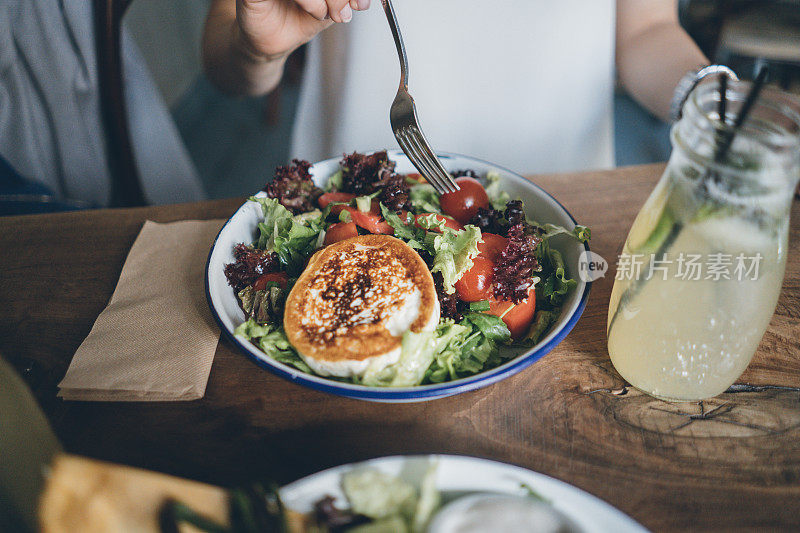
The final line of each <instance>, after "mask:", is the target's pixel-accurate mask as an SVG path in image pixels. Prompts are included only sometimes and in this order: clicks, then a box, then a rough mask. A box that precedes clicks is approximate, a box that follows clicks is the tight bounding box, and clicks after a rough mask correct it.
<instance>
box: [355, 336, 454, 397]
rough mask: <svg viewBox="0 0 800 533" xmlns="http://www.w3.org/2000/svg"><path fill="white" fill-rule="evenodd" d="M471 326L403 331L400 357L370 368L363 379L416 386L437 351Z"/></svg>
mask: <svg viewBox="0 0 800 533" xmlns="http://www.w3.org/2000/svg"><path fill="white" fill-rule="evenodd" d="M467 329H468V328H464V327H461V326H459V325H458V324H448V327H445V328H441V327H437V329H436V330H435V331H421V332H419V333H414V332H413V331H406V332H405V333H404V334H403V341H402V351H401V353H400V359H399V360H398V361H397V362H396V363H394V364H393V365H389V366H388V367H386V368H383V369H381V370H379V371H375V370H373V369H370V368H367V371H366V372H365V374H364V377H363V379H362V383H363V384H364V385H367V386H371V387H375V386H388V387H413V386H414V385H419V384H420V383H422V381H423V379H424V378H425V374H426V373H427V371H428V369H429V368H430V366H431V363H432V362H433V360H434V358H435V357H436V355H437V354H438V353H440V352H441V351H443V350H444V349H446V348H447V346H448V344H450V342H451V340H453V339H454V338H455V337H456V336H458V335H460V334H462V333H465V332H466V331H467Z"/></svg>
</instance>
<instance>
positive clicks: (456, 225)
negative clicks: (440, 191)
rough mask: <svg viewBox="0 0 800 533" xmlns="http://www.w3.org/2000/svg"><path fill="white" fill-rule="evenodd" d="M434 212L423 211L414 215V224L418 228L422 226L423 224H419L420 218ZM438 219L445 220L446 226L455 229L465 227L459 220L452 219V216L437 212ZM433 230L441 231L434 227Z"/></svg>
mask: <svg viewBox="0 0 800 533" xmlns="http://www.w3.org/2000/svg"><path fill="white" fill-rule="evenodd" d="M433 214H434V213H421V214H419V215H416V216H415V217H414V225H415V226H417V227H418V228H422V226H420V225H419V219H420V218H423V217H427V216H430V215H433ZM436 220H444V225H445V227H447V228H450V229H454V230H456V231H458V230H462V229H464V226H463V225H461V223H459V222H458V221H456V220H454V219H452V218H450V217H447V216H444V215H439V214H437V215H436ZM423 229H424V228H423ZM431 231H439V230H437V229H433V230H431ZM439 233H441V232H440V231H439Z"/></svg>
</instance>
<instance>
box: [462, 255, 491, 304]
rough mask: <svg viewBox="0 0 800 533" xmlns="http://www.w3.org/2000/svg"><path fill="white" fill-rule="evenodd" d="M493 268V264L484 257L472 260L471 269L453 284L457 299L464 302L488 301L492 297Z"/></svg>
mask: <svg viewBox="0 0 800 533" xmlns="http://www.w3.org/2000/svg"><path fill="white" fill-rule="evenodd" d="M493 268H494V263H492V262H491V261H489V260H488V259H486V258H485V257H481V256H478V257H476V258H474V259H473V260H472V268H470V269H469V270H467V271H466V272H465V273H464V275H463V276H461V279H460V280H458V281H456V283H455V287H456V291H457V292H458V296H459V298H461V299H462V300H464V301H465V302H480V301H482V300H488V299H489V297H490V296H491V295H492V279H494V271H493Z"/></svg>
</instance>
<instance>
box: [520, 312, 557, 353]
mask: <svg viewBox="0 0 800 533" xmlns="http://www.w3.org/2000/svg"><path fill="white" fill-rule="evenodd" d="M557 319H558V313H557V312H555V311H544V310H539V311H537V312H536V316H535V317H534V319H533V324H531V327H530V329H529V330H528V333H527V334H526V335H525V338H523V339H522V342H523V343H524V344H526V345H528V346H533V345H535V344H536V343H537V342H539V340H540V339H541V338H542V337H544V334H545V333H547V330H549V329H550V326H552V325H553V324H554V323H555V321H556V320H557Z"/></svg>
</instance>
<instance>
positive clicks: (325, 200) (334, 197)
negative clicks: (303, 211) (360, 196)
mask: <svg viewBox="0 0 800 533" xmlns="http://www.w3.org/2000/svg"><path fill="white" fill-rule="evenodd" d="M355 197H356V195H355V194H351V193H349V192H326V193H325V194H323V195H322V196H320V197H319V200H317V203H318V204H319V206H320V207H321V208H322V209H325V208H326V207H328V204H330V203H332V202H350V201H352V200H353V198H355Z"/></svg>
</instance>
